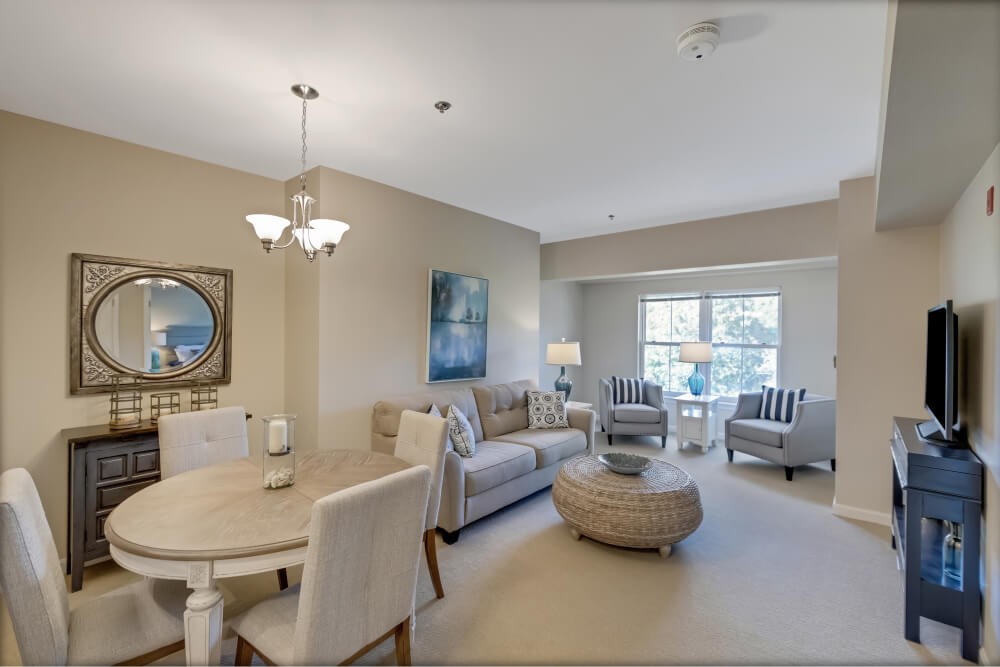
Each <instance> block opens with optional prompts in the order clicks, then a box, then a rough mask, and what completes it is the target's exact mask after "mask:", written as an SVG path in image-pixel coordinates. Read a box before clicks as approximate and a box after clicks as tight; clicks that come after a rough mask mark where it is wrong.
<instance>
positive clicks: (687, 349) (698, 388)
mask: <svg viewBox="0 0 1000 667" xmlns="http://www.w3.org/2000/svg"><path fill="white" fill-rule="evenodd" d="M679 360H680V361H683V362H685V363H689V364H694V373H691V377H689V378H688V389H689V390H690V391H691V395H692V396H701V392H702V391H703V390H704V389H705V377H704V376H703V375H702V374H701V373H699V372H698V364H710V363H712V344H711V343H704V342H699V343H681V354H680V359H679Z"/></svg>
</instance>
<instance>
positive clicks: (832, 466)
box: [830, 459, 837, 472]
mask: <svg viewBox="0 0 1000 667" xmlns="http://www.w3.org/2000/svg"><path fill="white" fill-rule="evenodd" d="M830 470H832V471H833V472H837V459H830Z"/></svg>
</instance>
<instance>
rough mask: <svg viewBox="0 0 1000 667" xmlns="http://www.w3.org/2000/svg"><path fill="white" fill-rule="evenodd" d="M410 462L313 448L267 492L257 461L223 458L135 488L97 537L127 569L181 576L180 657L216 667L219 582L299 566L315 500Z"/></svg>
mask: <svg viewBox="0 0 1000 667" xmlns="http://www.w3.org/2000/svg"><path fill="white" fill-rule="evenodd" d="M409 467H410V464H409V463H407V462H406V461H403V460H402V459H398V458H396V457H394V456H389V455H388V454H379V453H376V452H362V451H355V450H317V451H313V452H309V453H307V454H305V455H301V456H299V458H298V462H297V464H296V466H295V484H293V485H292V486H290V487H286V488H283V489H265V488H264V486H263V479H262V476H261V468H260V465H258V463H257V462H256V461H255V460H254V459H251V458H243V459H236V460H232V461H226V462H224V463H217V464H214V465H211V466H206V467H204V468H198V469H197V470H190V471H188V472H184V473H181V474H179V475H175V476H173V477H170V478H168V479H165V480H162V481H160V482H157V483H156V484H153V485H152V486H149V487H147V488H145V489H143V490H141V491H139V492H138V493H136V494H135V495H133V496H131V497H129V498H128V499H126V500H125V501H124V502H122V503H121V504H120V505H118V506H117V507H116V508H115V509H114V511H112V512H111V515H110V516H109V517H108V519H107V522H106V523H105V526H104V534H105V536H106V537H107V538H108V542H109V543H110V547H111V557H112V558H114V560H115V562H117V563H118V564H119V565H121V566H122V567H124V568H125V569H127V570H131V571H132V572H136V573H138V574H142V575H145V576H148V577H154V578H157V579H179V580H183V581H186V582H187V586H188V588H191V589H193V590H192V592H191V594H190V595H189V596H188V598H187V610H186V611H185V612H184V654H185V659H186V661H187V664H189V665H217V664H219V660H220V659H221V644H222V605H223V600H222V593H221V592H220V591H219V589H218V587H217V586H216V583H215V582H216V580H217V579H222V578H225V577H240V576H244V575H248V574H257V573H260V572H270V571H273V570H277V569H279V568H285V567H290V566H293V565H299V564H301V563H303V562H305V558H306V546H307V545H308V544H309V521H310V516H311V513H312V505H313V503H314V502H315V501H316V500H318V499H320V498H322V497H324V496H327V495H329V494H331V493H334V492H335V491H340V490H342V489H346V488H348V487H351V486H354V485H356V484H361V483H363V482H368V481H371V480H373V479H378V478H379V477H383V476H385V475H389V474H392V473H395V472H399V471H400V470H404V469H406V468H409Z"/></svg>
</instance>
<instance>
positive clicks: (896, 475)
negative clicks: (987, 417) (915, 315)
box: [889, 417, 983, 662]
mask: <svg viewBox="0 0 1000 667" xmlns="http://www.w3.org/2000/svg"><path fill="white" fill-rule="evenodd" d="M920 421H921V420H919V419H908V418H905V417H894V418H893V437H892V439H890V440H889V449H890V451H891V453H892V464H893V472H892V503H893V512H892V517H891V519H892V521H891V524H892V547H893V548H894V549H896V559H897V562H898V564H899V568H900V569H901V570H902V571H903V590H904V597H905V608H904V615H905V619H904V631H903V635H904V636H905V637H906V638H907V639H909V640H910V641H914V642H919V641H920V617H921V616H924V617H926V618H930V619H933V620H935V621H938V622H940V623H946V624H948V625H951V626H954V627H957V628H961V630H962V657H963V658H965V659H966V660H970V661H972V662H977V661H978V659H979V615H980V607H981V605H982V602H981V598H982V594H981V593H980V581H979V549H980V521H981V518H980V517H981V515H982V502H983V464H982V462H981V461H980V460H979V458H978V457H977V456H976V454H975V453H974V452H973V451H972V450H971V449H967V448H965V449H963V448H949V447H941V446H939V445H935V444H933V443H931V442H928V441H926V440H923V439H922V438H920V437H919V436H918V435H917V431H916V425H917V424H918V423H919V422H920ZM943 521H952V522H955V523H960V524H962V550H961V559H962V560H961V577H959V578H958V579H957V580H956V579H955V578H953V577H948V576H947V575H946V573H945V568H944V555H943V551H942V547H943V543H944V541H945V535H946V534H947V532H948V531H947V530H946V529H945V527H944V525H943Z"/></svg>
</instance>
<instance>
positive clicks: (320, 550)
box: [231, 465, 431, 665]
mask: <svg viewBox="0 0 1000 667" xmlns="http://www.w3.org/2000/svg"><path fill="white" fill-rule="evenodd" d="M430 485H431V471H430V470H428V468H427V466H422V465H420V466H414V467H412V468H407V469H406V470H403V471H401V472H397V473H395V474H392V475H387V476H385V477H382V478H379V479H376V480H374V481H371V482H366V483H364V484H358V485H357V486H352V487H350V488H347V489H344V490H343V491H338V492H336V493H332V494H330V495H329V496H326V497H325V498H320V499H319V500H317V501H316V502H315V503H314V504H313V508H312V518H311V521H310V524H309V546H308V547H307V548H306V563H305V567H304V568H303V570H302V582H301V583H300V584H296V585H295V586H293V587H291V588H289V589H288V590H285V591H282V592H280V593H278V594H277V595H275V596H273V597H271V598H270V599H268V600H265V601H264V602H261V603H259V604H257V605H255V606H254V607H251V608H250V609H249V610H247V611H246V612H244V613H243V614H241V615H239V616H237V617H236V618H235V619H233V620H232V623H231V627H232V629H233V631H234V632H235V633H236V637H237V641H236V664H237V665H249V664H250V663H251V661H252V660H253V656H254V654H255V653H256V654H257V655H259V656H260V657H261V659H263V660H264V661H265V662H267V663H268V664H277V665H339V664H348V663H351V662H354V661H355V660H356V659H358V658H360V657H361V656H362V655H364V654H365V653H367V652H368V651H370V650H371V649H373V648H375V647H376V646H378V645H379V644H381V643H382V642H383V641H385V640H386V639H388V638H389V637H392V636H394V637H395V643H396V661H397V663H398V664H400V665H409V664H410V619H411V616H412V614H413V606H414V597H415V595H416V592H417V572H418V570H419V565H420V535H421V534H422V533H423V529H424V521H425V520H426V515H427V497H428V492H429V490H430Z"/></svg>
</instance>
